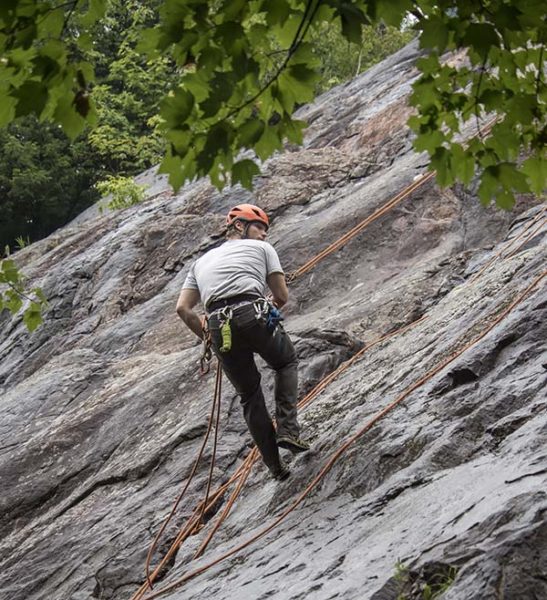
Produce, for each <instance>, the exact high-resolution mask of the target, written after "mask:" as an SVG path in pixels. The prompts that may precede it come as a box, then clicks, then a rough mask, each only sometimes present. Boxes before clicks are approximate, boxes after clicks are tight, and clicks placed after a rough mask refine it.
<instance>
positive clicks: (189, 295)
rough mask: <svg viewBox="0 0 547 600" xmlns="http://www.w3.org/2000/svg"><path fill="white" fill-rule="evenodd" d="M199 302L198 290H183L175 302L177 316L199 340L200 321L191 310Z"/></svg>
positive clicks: (201, 331)
mask: <svg viewBox="0 0 547 600" xmlns="http://www.w3.org/2000/svg"><path fill="white" fill-rule="evenodd" d="M199 300H200V295H199V292H198V290H191V289H183V290H182V291H181V293H180V296H179V299H178V301H177V314H178V316H179V317H180V318H181V319H182V320H183V321H184V322H185V323H186V325H187V326H188V327H189V328H190V329H191V330H192V331H193V332H194V333H195V334H196V335H197V336H198V338H199V339H200V340H201V339H203V330H202V328H201V320H200V318H199V316H198V315H197V313H195V312H194V311H193V310H192V309H193V308H194V306H195V305H196V304H197V303H198V302H199Z"/></svg>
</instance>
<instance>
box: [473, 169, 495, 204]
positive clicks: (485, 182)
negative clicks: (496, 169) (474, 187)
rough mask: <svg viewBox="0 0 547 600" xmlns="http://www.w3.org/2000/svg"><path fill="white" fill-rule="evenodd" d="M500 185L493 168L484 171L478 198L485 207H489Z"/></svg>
mask: <svg viewBox="0 0 547 600" xmlns="http://www.w3.org/2000/svg"><path fill="white" fill-rule="evenodd" d="M498 187H499V183H498V179H497V177H496V176H495V175H494V174H493V172H492V167H487V168H486V169H484V171H483V172H482V175H481V182H480V185H479V189H478V192H477V193H478V196H479V199H480V201H481V204H482V205H483V206H488V205H489V204H490V202H491V201H492V198H494V196H495V194H496V191H497V190H498Z"/></svg>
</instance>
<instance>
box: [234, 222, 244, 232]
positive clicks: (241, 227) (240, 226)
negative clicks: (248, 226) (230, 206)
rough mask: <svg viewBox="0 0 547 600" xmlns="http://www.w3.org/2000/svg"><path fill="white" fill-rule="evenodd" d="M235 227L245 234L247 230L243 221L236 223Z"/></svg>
mask: <svg viewBox="0 0 547 600" xmlns="http://www.w3.org/2000/svg"><path fill="white" fill-rule="evenodd" d="M234 227H235V228H236V229H237V230H238V231H241V232H243V231H244V230H245V224H244V223H242V222H241V221H234Z"/></svg>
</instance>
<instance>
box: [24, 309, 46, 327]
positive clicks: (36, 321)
mask: <svg viewBox="0 0 547 600" xmlns="http://www.w3.org/2000/svg"><path fill="white" fill-rule="evenodd" d="M23 322H24V323H25V325H26V326H27V329H28V330H29V331H30V332H31V333H32V332H33V331H34V330H35V329H36V328H37V327H38V326H39V325H41V324H42V323H43V322H44V320H43V318H42V309H41V306H40V305H39V304H37V303H36V302H31V303H30V306H29V307H28V308H27V309H26V310H25V312H24V313H23Z"/></svg>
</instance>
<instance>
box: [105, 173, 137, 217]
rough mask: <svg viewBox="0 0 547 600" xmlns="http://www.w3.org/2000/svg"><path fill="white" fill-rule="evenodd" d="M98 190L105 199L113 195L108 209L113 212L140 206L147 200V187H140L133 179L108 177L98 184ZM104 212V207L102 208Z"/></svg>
mask: <svg viewBox="0 0 547 600" xmlns="http://www.w3.org/2000/svg"><path fill="white" fill-rule="evenodd" d="M97 189H98V190H99V192H100V193H101V195H102V196H103V197H105V196H108V195H111V196H112V197H111V199H110V200H109V202H108V203H107V207H108V208H110V209H112V210H117V209H120V208H127V207H128V206H133V205H135V204H139V203H140V202H142V201H143V200H144V198H145V189H146V186H144V185H138V184H137V183H135V181H134V180H133V178H131V177H124V176H121V175H120V176H118V177H108V179H106V180H105V181H100V182H99V183H97ZM101 210H102V207H101Z"/></svg>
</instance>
